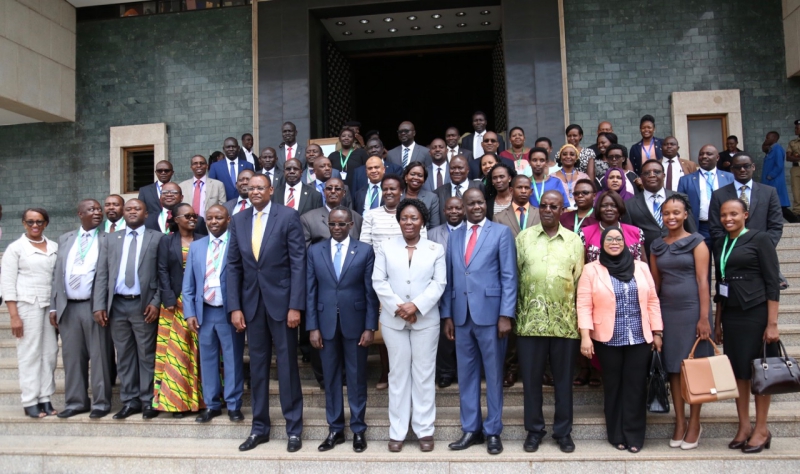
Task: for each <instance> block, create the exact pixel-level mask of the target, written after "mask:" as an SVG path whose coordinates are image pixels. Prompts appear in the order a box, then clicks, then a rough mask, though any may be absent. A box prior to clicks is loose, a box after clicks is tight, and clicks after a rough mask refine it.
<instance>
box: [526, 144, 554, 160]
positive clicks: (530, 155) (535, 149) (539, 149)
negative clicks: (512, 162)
mask: <svg viewBox="0 0 800 474" xmlns="http://www.w3.org/2000/svg"><path fill="white" fill-rule="evenodd" d="M548 141H549V140H548ZM534 153H544V156H545V157H547V159H549V158H550V153H547V150H546V149H544V148H542V147H540V146H535V147H533V148H531V149H530V150H528V161H530V159H531V158H533V154H534Z"/></svg>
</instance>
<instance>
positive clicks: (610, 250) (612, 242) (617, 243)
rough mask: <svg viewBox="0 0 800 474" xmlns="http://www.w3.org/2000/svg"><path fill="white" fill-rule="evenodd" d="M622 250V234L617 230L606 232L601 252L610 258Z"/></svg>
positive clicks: (623, 242) (623, 240)
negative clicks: (604, 252) (603, 251)
mask: <svg viewBox="0 0 800 474" xmlns="http://www.w3.org/2000/svg"><path fill="white" fill-rule="evenodd" d="M624 248H625V238H624V237H623V236H622V232H620V231H619V229H613V230H610V231H608V234H606V237H605V239H604V240H603V250H605V251H606V253H607V254H609V255H611V256H612V257H616V256H617V255H619V254H621V253H622V250H623V249H624Z"/></svg>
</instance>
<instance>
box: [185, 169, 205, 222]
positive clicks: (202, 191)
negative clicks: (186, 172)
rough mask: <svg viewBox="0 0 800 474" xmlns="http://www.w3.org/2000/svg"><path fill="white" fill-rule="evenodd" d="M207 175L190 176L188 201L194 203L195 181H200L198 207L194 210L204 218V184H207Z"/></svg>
mask: <svg viewBox="0 0 800 474" xmlns="http://www.w3.org/2000/svg"><path fill="white" fill-rule="evenodd" d="M207 178H208V175H204V176H203V177H202V178H200V179H197V178H192V195H191V196H190V197H189V202H190V203H194V188H195V186H197V182H198V181H200V182H201V183H203V184H201V185H200V209H195V210H194V212H196V213H197V214H199V215H200V216H201V217H202V218H204V219H205V217H206V186H208V179H207Z"/></svg>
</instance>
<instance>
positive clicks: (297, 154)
mask: <svg viewBox="0 0 800 474" xmlns="http://www.w3.org/2000/svg"><path fill="white" fill-rule="evenodd" d="M281 137H282V138H283V143H281V144H280V146H279V147H278V164H277V167H278V169H279V170H282V169H283V164H284V163H286V160H287V159H288V160H291V159H292V158H296V159H298V160H299V161H300V163H301V164H302V165H303V166H305V164H306V160H305V156H306V147H304V146H303V145H301V144H299V143H297V127H295V125H294V124H293V123H292V122H286V123H284V124H283V126H282V127H281Z"/></svg>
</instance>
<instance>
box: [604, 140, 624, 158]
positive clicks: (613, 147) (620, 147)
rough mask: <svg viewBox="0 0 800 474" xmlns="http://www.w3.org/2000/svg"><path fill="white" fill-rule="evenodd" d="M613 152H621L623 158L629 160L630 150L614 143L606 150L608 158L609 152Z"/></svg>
mask: <svg viewBox="0 0 800 474" xmlns="http://www.w3.org/2000/svg"><path fill="white" fill-rule="evenodd" d="M611 150H619V151H621V152H622V157H623V158H625V159H627V158H628V149H627V148H625V147H624V146H622V145H619V144H616V143H613V144H612V145H611V146H609V147H608V148H606V156H608V152H609V151H611Z"/></svg>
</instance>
